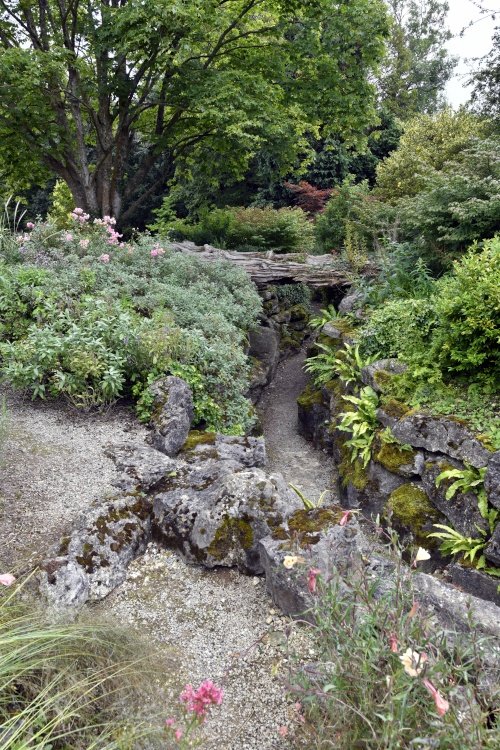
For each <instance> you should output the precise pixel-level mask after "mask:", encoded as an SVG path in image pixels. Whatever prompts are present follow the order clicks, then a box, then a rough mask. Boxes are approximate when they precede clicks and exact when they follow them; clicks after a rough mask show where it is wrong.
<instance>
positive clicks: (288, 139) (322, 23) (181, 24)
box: [0, 0, 387, 223]
mask: <svg viewBox="0 0 500 750" xmlns="http://www.w3.org/2000/svg"><path fill="white" fill-rule="evenodd" d="M386 32H387V18H386V10H385V6H384V3H383V2H382V0H348V1H347V0H313V1H312V2H308V3H298V2H295V1H294V0H271V1H268V2H266V3H265V5H263V3H262V1H261V0H206V1H204V2H198V1H197V0H176V2H158V1H157V0H145V2H142V3H138V2H135V1H134V0H129V1H128V2H123V3H120V4H118V5H117V4H115V3H112V2H104V3H100V2H89V3H83V2H81V0H76V1H75V2H73V3H71V4H69V5H68V6H67V8H66V10H65V11H64V12H62V11H61V9H60V6H59V4H58V3H57V2H56V1H55V0H48V2H40V3H38V2H36V3H31V4H28V5H26V3H24V2H23V1H22V0H21V1H19V0H7V1H6V2H3V3H2V6H1V9H0V161H1V164H2V170H3V172H4V179H5V180H6V182H7V184H8V186H10V187H11V189H20V188H22V187H26V186H29V185H31V184H33V183H35V184H36V183H38V184H43V182H44V181H45V179H46V178H47V177H48V176H57V177H59V178H60V179H63V180H64V181H65V182H66V183H67V184H68V186H69V187H70V189H71V193H72V195H73V199H74V201H75V203H76V205H78V206H81V207H82V208H83V209H84V210H85V211H87V212H89V213H90V214H92V215H97V216H103V215H106V214H110V215H113V216H114V217H115V218H116V219H119V220H120V221H121V222H122V223H130V222H132V221H136V220H137V218H138V217H139V216H140V214H141V212H144V211H147V209H148V208H151V201H152V200H153V199H155V197H156V198H158V197H160V196H161V195H162V193H164V191H165V186H166V185H167V183H168V182H169V180H171V179H172V178H173V177H174V176H180V175H183V177H182V179H183V180H187V181H189V177H188V175H189V171H190V169H191V167H192V166H193V165H201V166H202V170H204V171H205V172H206V173H208V174H211V175H213V177H214V179H216V180H217V182H218V183H219V184H220V183H223V182H224V181H228V180H229V179H231V178H232V179H234V177H235V176H238V175H240V176H243V174H244V173H245V171H246V169H247V168H248V166H249V163H250V161H251V159H252V158H253V156H254V155H255V154H256V152H257V151H258V150H259V149H260V148H261V147H263V146H265V147H266V149H267V151H268V153H269V154H270V156H271V158H272V159H273V160H274V162H275V172H276V173H277V174H279V173H280V172H283V170H284V169H285V170H286V169H289V168H290V167H291V166H293V165H294V163H295V161H296V160H297V159H298V158H300V152H301V151H302V152H303V151H304V149H305V148H306V147H307V143H306V140H305V134H306V133H307V132H314V131H316V130H317V129H318V126H319V125H320V124H322V125H323V127H324V129H325V130H326V131H332V130H336V131H342V133H343V134H344V137H345V138H346V139H347V140H348V141H349V142H356V141H357V140H360V139H362V137H363V135H364V129H365V128H366V127H367V126H369V125H370V124H371V123H372V122H373V119H374V101H375V88H374V86H373V85H372V84H371V83H370V80H369V79H370V75H371V74H372V73H373V70H374V68H375V66H376V65H377V64H378V62H379V61H380V59H381V57H382V54H383V49H384V47H383V39H384V36H385V34H386Z"/></svg>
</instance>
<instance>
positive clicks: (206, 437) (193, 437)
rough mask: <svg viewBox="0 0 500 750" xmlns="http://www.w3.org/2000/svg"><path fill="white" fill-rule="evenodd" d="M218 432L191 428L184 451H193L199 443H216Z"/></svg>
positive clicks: (183, 447)
mask: <svg viewBox="0 0 500 750" xmlns="http://www.w3.org/2000/svg"><path fill="white" fill-rule="evenodd" d="M215 438H216V433H215V432H204V431H203V430H191V432H190V433H189V435H188V436H187V440H186V442H185V443H184V445H183V446H182V450H183V451H192V450H194V449H195V448H196V446H197V445H214V444H215Z"/></svg>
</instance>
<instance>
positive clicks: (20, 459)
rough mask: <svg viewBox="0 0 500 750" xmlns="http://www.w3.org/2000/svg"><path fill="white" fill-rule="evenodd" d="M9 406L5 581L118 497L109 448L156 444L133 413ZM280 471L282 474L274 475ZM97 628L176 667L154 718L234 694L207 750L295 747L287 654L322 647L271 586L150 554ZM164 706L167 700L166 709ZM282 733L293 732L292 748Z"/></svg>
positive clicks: (15, 400)
mask: <svg viewBox="0 0 500 750" xmlns="http://www.w3.org/2000/svg"><path fill="white" fill-rule="evenodd" d="M274 393H275V396H278V395H279V391H278V390H276V391H275V392H274ZM5 395H6V399H7V408H8V414H9V429H8V438H7V441H6V442H5V443H4V445H3V447H2V449H1V458H0V462H1V463H0V549H1V552H0V572H3V571H7V570H12V569H14V570H15V571H20V570H22V569H23V568H24V567H25V566H27V565H28V564H29V563H30V562H34V561H36V560H38V559H40V558H41V557H43V556H44V555H45V553H46V552H47V551H48V550H49V549H50V547H51V546H52V545H53V544H54V543H56V542H57V541H58V540H59V539H60V537H61V536H62V535H64V532H65V530H66V529H67V528H68V527H70V525H71V523H72V522H74V520H75V519H76V518H77V517H78V516H79V514H80V512H81V511H82V510H83V509H84V508H85V506H87V505H89V504H90V503H91V502H92V501H93V500H94V499H95V498H96V497H97V498H98V497H103V496H104V495H106V494H107V493H110V492H113V487H112V485H111V482H112V481H113V479H114V478H115V476H116V471H115V467H114V464H113V463H112V462H111V461H110V460H109V459H108V458H107V457H106V456H105V455H104V449H105V447H106V446H107V445H110V444H116V443H122V442H127V441H130V442H141V441H142V440H143V439H144V435H145V429H144V428H143V427H142V426H140V425H139V424H138V423H137V421H136V420H135V418H134V416H133V414H132V412H131V411H130V410H129V409H127V408H125V407H122V406H118V407H113V408H111V409H109V410H108V411H107V412H104V413H96V412H91V413H88V414H82V413H78V412H76V411H75V410H74V409H72V408H71V407H69V406H67V405H66V404H64V403H60V402H58V403H54V402H47V403H44V402H34V403H33V402H31V401H29V400H27V401H23V400H22V399H20V398H19V397H16V396H14V395H13V394H11V393H9V392H5ZM282 403H283V402H282ZM301 444H302V440H301V439H299V442H298V444H297V445H301ZM303 444H304V446H305V447H306V448H308V445H307V443H305V441H304V443H303ZM297 450H298V447H297ZM319 455H321V454H319ZM279 468H280V466H279V464H277V463H276V462H275V463H274V464H273V470H278V469H279ZM297 481H298V478H297ZM89 616H90V617H92V618H94V617H96V618H97V617H98V618H102V619H103V620H105V621H110V622H112V623H113V622H114V623H118V624H120V625H123V624H130V626H131V627H132V628H133V629H134V630H136V631H137V633H138V634H140V635H141V637H142V639H144V638H146V640H147V641H148V642H149V643H151V646H152V649H151V650H152V653H153V654H156V653H157V650H158V661H159V663H161V664H162V665H163V664H168V667H167V668H166V669H165V685H164V686H161V690H160V692H158V690H157V686H154V685H153V684H152V692H151V703H152V708H153V713H157V714H159V715H164V716H165V718H167V716H168V715H169V714H170V713H171V712H172V713H173V712H174V711H173V710H172V706H175V705H176V700H177V696H178V694H179V692H180V690H181V688H182V686H183V685H184V684H185V683H186V682H192V683H193V684H194V685H195V686H196V685H197V684H199V682H201V681H202V680H203V679H207V678H210V679H213V680H214V681H216V682H219V683H222V684H223V687H224V691H225V698H224V703H223V705H222V706H221V707H220V708H218V709H216V710H215V711H214V712H213V715H212V717H211V718H210V719H209V720H208V721H207V722H206V724H205V725H204V726H203V728H202V736H201V740H202V747H203V748H204V750H257V749H258V750H285V748H292V747H295V744H294V742H293V740H292V737H293V729H294V726H295V725H296V723H297V719H298V717H297V714H296V711H295V709H294V706H293V701H290V700H289V699H287V698H286V694H285V682H286V677H287V674H288V667H289V661H288V657H287V651H288V647H289V646H290V645H291V646H293V649H294V650H295V651H297V649H298V650H299V651H300V652H301V653H303V654H304V658H306V659H308V658H309V659H310V658H311V657H312V652H311V651H310V648H311V646H310V641H309V639H308V637H307V634H306V631H304V629H302V628H301V627H300V626H298V625H296V624H293V623H291V622H290V621H289V620H288V619H287V618H284V617H282V616H281V615H280V614H279V613H278V612H277V611H276V610H275V609H274V608H273V605H272V601H271V599H270V598H269V597H268V595H267V594H266V592H265V584H264V580H263V579H262V578H252V577H247V576H243V575H241V574H239V573H238V572H237V571H234V570H226V569H223V570H220V571H208V570H204V569H203V568H198V567H195V566H190V565H187V564H186V563H185V562H184V560H183V559H182V558H181V557H180V556H179V555H178V554H177V553H175V552H172V551H169V550H164V549H157V548H156V546H155V545H150V547H149V548H148V551H147V553H146V554H145V555H144V556H143V557H142V558H140V559H138V560H136V561H135V562H134V563H133V564H132V566H131V567H130V569H129V575H128V578H127V581H126V582H125V583H124V584H123V585H122V586H121V587H120V588H118V589H117V590H116V591H115V592H113V594H111V595H110V596H109V597H108V598H107V599H106V600H105V601H103V602H101V603H99V604H97V605H93V606H91V607H89V608H87V611H86V612H85V613H84V618H85V619H86V618H88V617H89ZM155 681H156V678H155ZM153 687H155V689H154V690H153ZM159 694H161V695H162V696H167V700H164V699H162V701H161V702H160V701H158V698H156V697H155V696H157V695H159ZM169 697H170V700H168V698H169ZM280 727H281V728H283V727H287V728H288V735H287V737H285V738H283V737H282V736H281V735H280V733H279V732H278V730H279V729H280Z"/></svg>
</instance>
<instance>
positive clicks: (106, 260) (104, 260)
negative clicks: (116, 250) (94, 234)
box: [99, 253, 109, 263]
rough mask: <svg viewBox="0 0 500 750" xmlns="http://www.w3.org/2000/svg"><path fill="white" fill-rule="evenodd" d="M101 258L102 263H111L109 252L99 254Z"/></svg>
mask: <svg viewBox="0 0 500 750" xmlns="http://www.w3.org/2000/svg"><path fill="white" fill-rule="evenodd" d="M99 260H100V261H101V262H102V263H109V255H108V254H107V253H103V254H102V255H100V256H99Z"/></svg>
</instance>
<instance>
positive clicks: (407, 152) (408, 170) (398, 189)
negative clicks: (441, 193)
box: [377, 109, 487, 202]
mask: <svg viewBox="0 0 500 750" xmlns="http://www.w3.org/2000/svg"><path fill="white" fill-rule="evenodd" d="M486 130H487V126H486V125H485V123H484V121H482V120H481V119H480V118H479V117H477V116H476V115H473V114H471V113H469V112H466V111H465V110H460V111H458V112H453V111H452V110H451V109H445V110H443V111H442V112H439V113H438V114H436V115H418V116H417V117H415V118H413V119H412V120H410V121H409V122H407V123H406V124H405V129H404V133H403V135H402V136H401V139H400V141H399V146H398V148H397V149H396V150H395V151H393V152H392V153H391V154H390V155H389V156H388V158H387V159H385V160H384V161H383V162H381V163H380V164H379V165H378V167H377V188H378V190H379V192H380V193H381V196H382V199H383V200H387V201H390V202H391V201H398V200H399V199H400V198H403V197H406V196H414V195H417V194H418V193H419V192H420V191H421V190H422V189H424V188H425V185H426V180H427V179H428V178H429V177H432V176H434V175H436V173H438V172H440V171H441V170H442V169H443V168H444V166H445V164H446V163H447V162H450V161H453V160H455V159H456V158H457V157H458V156H459V155H460V153H461V152H463V151H464V150H465V149H467V148H468V147H469V146H470V144H471V142H472V140H473V139H474V138H477V137H481V135H482V134H483V133H484V132H485V131H486Z"/></svg>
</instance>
